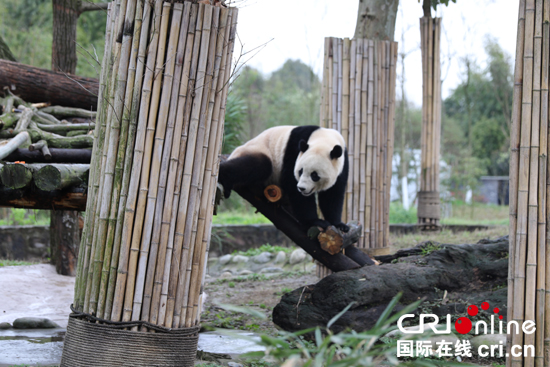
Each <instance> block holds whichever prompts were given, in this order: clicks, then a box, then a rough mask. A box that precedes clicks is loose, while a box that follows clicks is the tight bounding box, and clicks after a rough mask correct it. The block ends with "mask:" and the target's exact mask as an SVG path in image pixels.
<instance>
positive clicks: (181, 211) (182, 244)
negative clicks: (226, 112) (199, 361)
mask: <svg viewBox="0 0 550 367" xmlns="http://www.w3.org/2000/svg"><path fill="white" fill-rule="evenodd" d="M198 14H199V15H198V17H197V22H196V28H195V40H194V44H193V60H192V64H191V71H190V73H191V74H192V77H191V76H190V78H189V86H190V88H189V90H190V91H193V90H195V83H196V81H199V76H198V63H199V53H200V44H201V35H202V26H203V14H204V6H202V5H199V11H198ZM195 77H196V80H195ZM198 96H200V97H199V98H202V93H196V94H195V98H196V97H198ZM195 98H193V100H192V101H191V99H189V103H188V104H187V106H186V111H189V115H187V114H186V119H187V120H186V126H188V127H189V131H188V133H187V137H186V138H185V140H186V141H187V146H186V154H185V158H184V162H183V176H182V184H181V189H180V195H179V200H180V203H179V207H178V214H177V221H176V227H175V228H176V229H175V235H174V247H175V248H177V249H178V251H177V252H176V253H175V254H174V255H176V256H177V255H179V253H181V258H179V264H178V269H179V272H178V273H177V277H176V279H177V281H176V282H177V284H174V286H173V287H175V288H173V291H175V296H174V297H175V301H173V303H172V304H169V305H167V306H168V307H170V308H168V309H167V310H168V313H169V314H170V317H171V318H172V327H180V325H181V324H180V317H181V309H182V305H183V304H186V301H187V299H185V300H184V299H183V297H184V296H183V293H186V291H187V288H184V286H185V280H186V276H187V269H188V268H189V266H188V262H189V259H191V258H192V256H189V251H190V246H191V244H190V243H189V242H186V241H185V239H184V234H185V229H186V227H185V226H186V217H187V208H188V203H189V192H190V189H191V175H192V172H193V165H192V164H193V157H194V154H195V153H194V152H195V149H196V144H197V134H198V126H197V124H191V123H190V121H191V120H194V119H193V117H195V118H196V116H197V109H196V105H197V102H199V105H200V101H196V100H195ZM191 102H192V105H191ZM193 110H194V111H195V115H194V116H193ZM188 116H189V117H188ZM180 249H181V250H180ZM174 255H173V256H174ZM176 259H178V258H176ZM171 280H172V279H171ZM169 292H170V289H169ZM169 301H170V294H169Z"/></svg>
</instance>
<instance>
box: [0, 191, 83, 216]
mask: <svg viewBox="0 0 550 367" xmlns="http://www.w3.org/2000/svg"><path fill="white" fill-rule="evenodd" d="M86 197H87V195H86V189H84V188H78V187H71V188H69V189H66V190H56V191H42V190H38V189H33V188H32V187H30V188H29V187H27V188H24V189H9V188H7V187H0V206H10V207H13V208H25V209H46V210H79V211H84V210H85V209H86Z"/></svg>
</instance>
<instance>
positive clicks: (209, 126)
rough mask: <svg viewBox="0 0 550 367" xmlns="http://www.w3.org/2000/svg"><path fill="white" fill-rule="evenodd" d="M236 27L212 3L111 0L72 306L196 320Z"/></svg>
mask: <svg viewBox="0 0 550 367" xmlns="http://www.w3.org/2000/svg"><path fill="white" fill-rule="evenodd" d="M236 24H237V10H236V9H235V8H225V7H222V6H219V5H218V6H212V5H208V4H203V3H201V4H196V3H194V2H191V1H183V2H182V1H180V2H175V3H174V2H162V1H154V2H150V1H145V0H116V1H115V2H113V3H111V5H110V10H109V16H108V19H107V32H106V36H105V40H106V42H105V43H106V47H105V54H104V58H103V65H102V73H101V78H100V91H99V106H98V122H97V123H96V129H95V132H94V134H95V135H94V136H95V139H94V150H93V155H92V162H91V169H90V179H89V195H88V203H87V215H86V220H85V225H84V231H83V236H82V237H83V239H82V249H83V251H82V252H81V255H82V256H80V257H79V261H78V271H77V273H78V275H77V280H76V286H75V300H74V306H75V309H76V310H78V311H81V312H85V313H88V314H93V315H95V316H97V317H98V318H101V319H105V320H110V321H145V322H150V323H152V324H155V325H159V326H165V327H169V328H186V327H193V326H196V325H197V324H198V322H199V321H200V305H201V302H200V301H201V297H202V295H201V293H202V282H203V279H204V274H205V262H206V259H207V252H208V247H209V240H210V227H211V217H212V211H213V195H214V190H215V187H216V182H217V172H218V164H219V154H220V152H221V143H222V137H223V122H224V116H225V103H226V98H227V92H228V86H229V80H230V75H231V60H232V54H233V46H234V41H235V31H236ZM134 329H137V327H134ZM143 331H147V328H145V327H144V329H143Z"/></svg>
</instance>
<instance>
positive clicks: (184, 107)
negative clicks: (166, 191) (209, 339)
mask: <svg viewBox="0 0 550 367" xmlns="http://www.w3.org/2000/svg"><path fill="white" fill-rule="evenodd" d="M198 11H199V7H198V5H193V6H192V7H191V18H190V19H191V20H190V24H189V28H188V36H187V46H186V54H185V62H184V64H183V67H184V69H183V72H182V80H181V83H180V92H179V98H180V103H179V104H178V113H177V116H183V129H182V135H181V139H180V140H181V144H180V151H179V155H178V171H177V174H176V184H175V187H174V200H173V205H172V214H171V218H172V220H171V221H170V230H169V238H168V245H167V248H172V249H173V250H172V258H171V259H170V261H171V264H170V269H171V271H170V281H169V284H168V294H167V303H166V311H164V312H165V315H166V319H165V321H164V325H165V326H167V327H172V321H173V317H174V310H175V297H176V288H177V283H178V276H179V274H180V272H181V269H180V265H181V264H180V257H181V253H182V247H183V241H176V235H177V234H178V229H177V226H178V220H179V223H181V221H182V217H181V216H180V217H179V218H178V214H179V213H180V212H179V211H180V201H181V195H180V193H181V187H182V184H183V172H184V169H185V167H184V162H185V155H186V152H187V140H188V139H187V137H188V135H189V120H190V113H191V105H192V104H191V103H192V97H191V92H192V91H193V89H194V83H195V77H196V70H197V67H196V65H197V62H198V52H192V51H193V50H195V46H194V45H195V44H196V42H198V41H195V39H198V40H200V38H199V37H198V36H200V32H199V33H198V34H197V37H195V33H196V32H197V29H199V30H200V27H199V28H197V21H198V19H197V13H198ZM201 14H202V13H201ZM201 21H202V20H201ZM197 47H198V46H197ZM197 49H198V48H197ZM182 215H185V213H183V214H182ZM179 233H181V232H179ZM167 261H168V259H167ZM161 311H162V309H161ZM178 312H179V311H178ZM159 319H160V317H159Z"/></svg>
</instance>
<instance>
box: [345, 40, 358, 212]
mask: <svg viewBox="0 0 550 367" xmlns="http://www.w3.org/2000/svg"><path fill="white" fill-rule="evenodd" d="M356 58H357V45H356V41H355V40H351V44H350V69H349V78H350V80H349V89H350V93H349V118H348V120H349V135H348V157H349V158H348V159H349V160H350V162H349V166H350V172H349V176H348V188H349V193H350V194H349V199H348V212H347V215H346V220H345V223H347V222H348V221H350V220H355V221H357V220H358V217H359V195H355V194H354V192H355V190H357V188H356V187H357V186H358V185H357V184H356V181H355V177H357V179H359V172H358V171H357V169H358V168H359V167H356V166H355V155H356V154H355V149H356V147H359V145H358V144H357V145H356V143H355V138H356V136H355V109H356V105H355V70H356V66H355V65H356V62H357V60H356Z"/></svg>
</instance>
